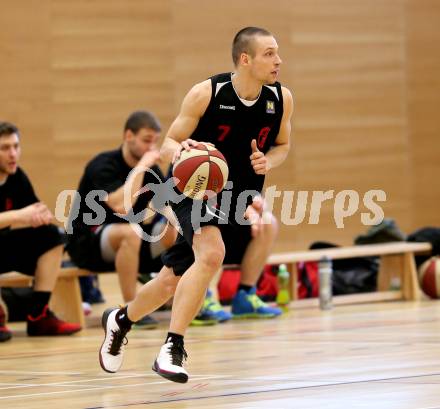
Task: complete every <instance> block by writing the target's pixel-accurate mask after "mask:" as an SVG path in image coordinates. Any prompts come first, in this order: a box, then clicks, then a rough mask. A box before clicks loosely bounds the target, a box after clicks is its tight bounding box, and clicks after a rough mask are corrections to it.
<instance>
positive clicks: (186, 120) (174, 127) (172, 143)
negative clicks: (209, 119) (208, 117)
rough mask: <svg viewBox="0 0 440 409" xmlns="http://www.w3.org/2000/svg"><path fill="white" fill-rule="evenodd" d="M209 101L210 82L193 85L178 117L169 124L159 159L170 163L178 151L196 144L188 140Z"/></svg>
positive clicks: (175, 157)
mask: <svg viewBox="0 0 440 409" xmlns="http://www.w3.org/2000/svg"><path fill="white" fill-rule="evenodd" d="M210 99H211V81H210V80H206V81H203V82H200V83H198V84H196V85H194V86H193V87H192V88H191V89H190V91H189V92H188V94H186V96H185V98H184V99H183V102H182V106H181V108H180V112H179V115H177V117H176V119H175V120H174V122H173V123H172V124H171V126H170V129H169V130H168V132H167V135H166V137H165V140H164V142H163V144H162V147H161V150H160V153H161V159H163V160H165V161H167V162H171V161H174V160H175V159H177V158H178V156H179V153H180V151H181V150H182V148H183V149H189V148H190V147H191V146H194V145H196V144H197V142H195V141H193V140H191V139H189V137H190V136H191V134H192V133H193V132H194V130H195V129H196V128H197V125H198V123H199V121H200V118H201V117H202V115H203V114H204V113H205V111H206V108H207V107H208V104H209V100H210Z"/></svg>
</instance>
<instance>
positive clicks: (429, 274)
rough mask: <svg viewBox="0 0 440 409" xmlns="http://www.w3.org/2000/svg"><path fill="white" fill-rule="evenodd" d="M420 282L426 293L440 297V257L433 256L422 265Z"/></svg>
mask: <svg viewBox="0 0 440 409" xmlns="http://www.w3.org/2000/svg"><path fill="white" fill-rule="evenodd" d="M419 282H420V286H421V287H422V290H423V292H424V293H425V294H426V295H429V296H430V297H431V298H440V257H438V256H435V257H431V258H430V259H429V260H426V261H425V262H424V263H423V264H422V265H421V266H420V268H419Z"/></svg>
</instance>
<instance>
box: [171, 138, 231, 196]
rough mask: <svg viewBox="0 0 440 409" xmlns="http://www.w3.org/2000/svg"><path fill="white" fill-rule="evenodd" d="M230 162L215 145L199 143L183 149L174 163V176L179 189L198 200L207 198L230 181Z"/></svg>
mask: <svg viewBox="0 0 440 409" xmlns="http://www.w3.org/2000/svg"><path fill="white" fill-rule="evenodd" d="M228 174H229V169H228V164H227V163H226V159H225V157H224V156H223V154H222V153H221V152H220V151H219V150H218V149H217V148H215V147H214V146H211V145H208V144H204V143H199V144H198V145H197V146H196V147H192V148H191V149H190V150H189V151H185V150H184V151H182V152H181V154H180V158H179V159H178V160H177V161H176V162H175V163H174V166H173V177H174V183H175V185H176V187H177V189H178V190H179V191H180V192H182V193H183V194H185V195H186V196H188V197H190V198H191V199H196V200H202V199H204V200H206V199H209V198H211V197H214V196H215V195H216V194H217V193H219V192H221V191H222V189H223V188H224V187H225V185H226V182H227V181H228Z"/></svg>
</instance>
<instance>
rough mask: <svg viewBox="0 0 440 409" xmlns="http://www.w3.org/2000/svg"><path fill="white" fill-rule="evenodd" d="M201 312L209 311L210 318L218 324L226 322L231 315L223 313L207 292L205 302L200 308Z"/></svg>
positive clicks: (209, 292) (218, 304)
mask: <svg viewBox="0 0 440 409" xmlns="http://www.w3.org/2000/svg"><path fill="white" fill-rule="evenodd" d="M202 310H203V311H209V312H210V313H211V315H212V316H214V317H215V318H216V319H217V321H218V322H226V321H229V320H230V319H231V318H232V314H231V313H230V312H228V311H225V310H224V309H223V307H222V306H221V305H220V303H219V302H218V301H217V300H216V299H215V298H214V296H213V295H212V292H211V291H210V290H208V292H207V293H206V298H205V302H204V303H203V307H202Z"/></svg>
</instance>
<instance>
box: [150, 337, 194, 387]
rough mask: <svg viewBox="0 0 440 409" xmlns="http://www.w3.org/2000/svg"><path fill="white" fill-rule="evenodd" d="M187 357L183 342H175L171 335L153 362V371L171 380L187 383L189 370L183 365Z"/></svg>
mask: <svg viewBox="0 0 440 409" xmlns="http://www.w3.org/2000/svg"><path fill="white" fill-rule="evenodd" d="M187 358H188V355H187V353H186V351H185V348H184V347H183V343H173V342H172V341H171V337H169V338H168V339H167V341H166V343H165V344H164V345H162V348H160V351H159V355H158V357H157V358H156V360H155V361H154V364H153V371H155V372H157V373H158V374H159V375H160V376H163V377H164V378H166V379H169V380H170V381H173V382H179V383H186V382H188V372H186V370H185V368H184V367H183V361H184V360H185V361H186V359H187Z"/></svg>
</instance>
